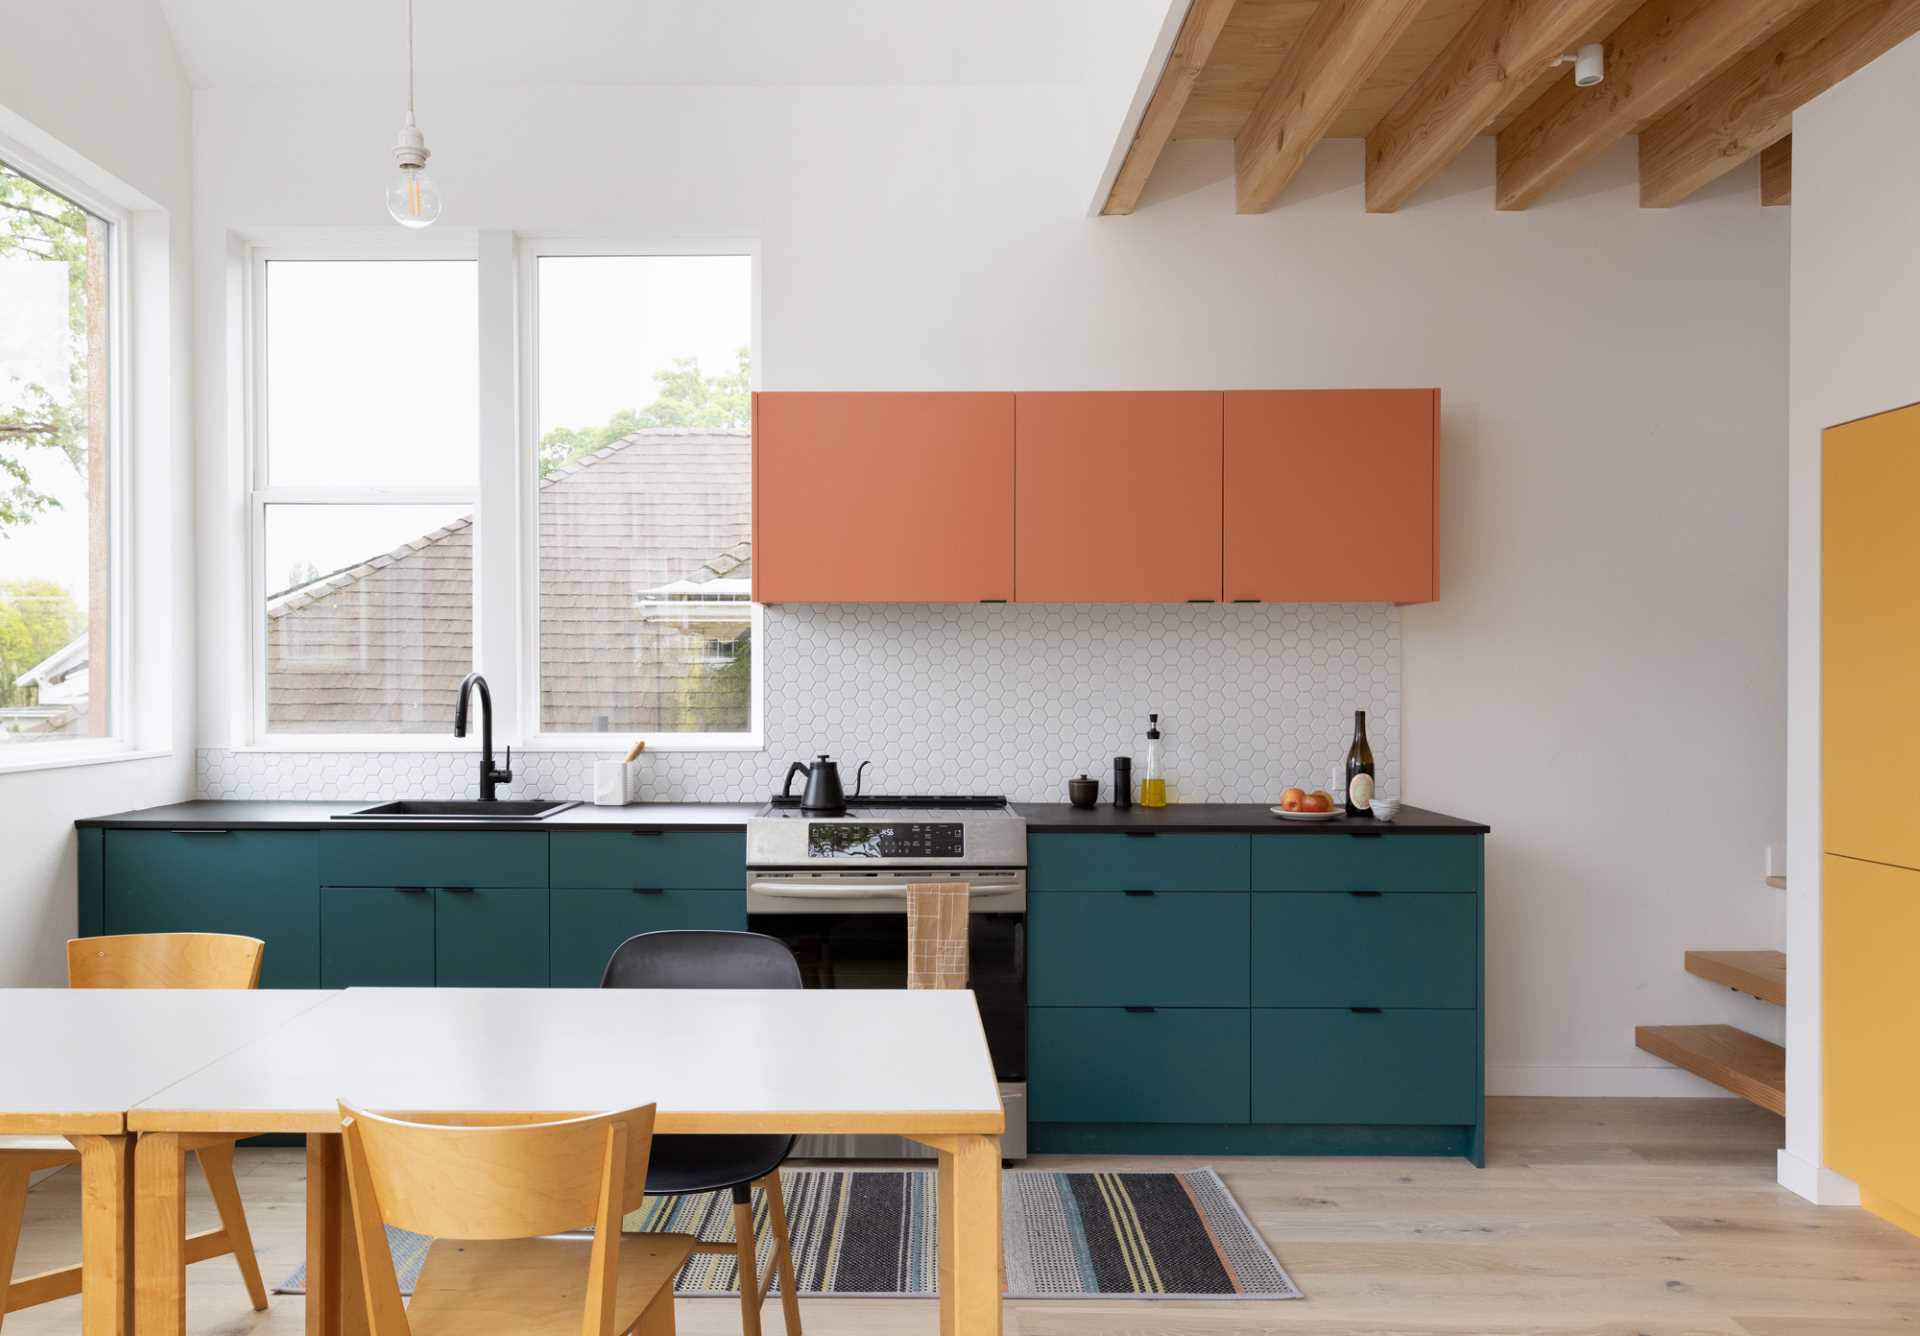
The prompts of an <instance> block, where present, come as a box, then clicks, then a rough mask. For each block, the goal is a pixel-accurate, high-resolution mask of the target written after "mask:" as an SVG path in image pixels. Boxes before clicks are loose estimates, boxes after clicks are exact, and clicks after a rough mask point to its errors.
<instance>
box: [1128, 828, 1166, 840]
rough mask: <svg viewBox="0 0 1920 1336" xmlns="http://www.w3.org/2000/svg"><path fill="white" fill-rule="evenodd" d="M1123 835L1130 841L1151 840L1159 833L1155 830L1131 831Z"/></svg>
mask: <svg viewBox="0 0 1920 1336" xmlns="http://www.w3.org/2000/svg"><path fill="white" fill-rule="evenodd" d="M1123 834H1125V835H1126V837H1127V838H1128V839H1130V840H1150V839H1152V838H1153V837H1154V836H1155V835H1157V834H1159V832H1158V831H1154V830H1129V831H1125V832H1123Z"/></svg>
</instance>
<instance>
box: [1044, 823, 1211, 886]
mask: <svg viewBox="0 0 1920 1336" xmlns="http://www.w3.org/2000/svg"><path fill="white" fill-rule="evenodd" d="M1248 838H1249V837H1247V836H1245V835H1169V834H1165V833H1162V832H1158V831H1152V832H1137V833H1134V834H1126V833H1121V834H1111V835H1107V834H1101V835H1078V834H1075V835H1035V836H1032V837H1031V838H1030V839H1028V841H1027V887H1028V889H1029V890H1034V891H1244V890H1246V889H1247V841H1248Z"/></svg>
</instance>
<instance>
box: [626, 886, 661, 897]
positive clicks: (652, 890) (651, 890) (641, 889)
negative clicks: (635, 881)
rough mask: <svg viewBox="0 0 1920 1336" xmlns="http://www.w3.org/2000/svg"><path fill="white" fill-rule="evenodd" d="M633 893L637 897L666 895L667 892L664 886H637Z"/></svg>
mask: <svg viewBox="0 0 1920 1336" xmlns="http://www.w3.org/2000/svg"><path fill="white" fill-rule="evenodd" d="M633 893H634V894H635V895H665V894H666V893H667V892H666V888H665V887H663V886H635V887H633Z"/></svg>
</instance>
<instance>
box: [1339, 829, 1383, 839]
mask: <svg viewBox="0 0 1920 1336" xmlns="http://www.w3.org/2000/svg"><path fill="white" fill-rule="evenodd" d="M1347 838H1348V839H1350V840H1377V839H1379V838H1380V832H1379V831H1377V830H1350V831H1348V832H1347Z"/></svg>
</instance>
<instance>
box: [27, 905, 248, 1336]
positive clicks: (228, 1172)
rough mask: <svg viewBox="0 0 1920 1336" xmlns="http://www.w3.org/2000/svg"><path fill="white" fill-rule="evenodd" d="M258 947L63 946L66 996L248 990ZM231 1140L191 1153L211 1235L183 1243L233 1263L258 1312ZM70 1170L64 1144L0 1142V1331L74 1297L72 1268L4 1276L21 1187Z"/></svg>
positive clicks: (129, 942)
mask: <svg viewBox="0 0 1920 1336" xmlns="http://www.w3.org/2000/svg"><path fill="white" fill-rule="evenodd" d="M266 945H267V944H266V943H265V942H263V941H261V940H260V939H258V938H257V937H234V936H229V935H227V934H225V933H199V932H180V933H138V934H133V935H130V936H124V937H76V938H74V939H73V940H72V941H70V942H68V943H67V986H68V987H69V988H255V987H258V986H259V983H260V959H261V956H262V955H263V954H264V953H265V951H266ZM233 1147H234V1142H233V1141H220V1142H216V1143H214V1144H211V1145H205V1146H201V1147H199V1148H198V1149H197V1152H196V1153H197V1154H198V1155H199V1157H200V1168H201V1169H202V1170H204V1171H205V1173H206V1176H207V1187H208V1188H209V1189H211V1191H212V1193H213V1204H214V1205H215V1207H217V1208H218V1209H219V1212H220V1228H219V1229H213V1230H208V1231H206V1232H205V1233H202V1234H195V1235H193V1236H191V1237H190V1238H188V1239H187V1251H186V1256H187V1260H188V1261H190V1262H200V1261H204V1260H206V1259H207V1258H209V1257H221V1256H225V1255H226V1254H228V1253H231V1254H233V1260H234V1261H235V1262H236V1263H237V1264H238V1265H239V1267H240V1278H241V1279H242V1280H244V1281H245V1282H246V1285H247V1296H248V1298H250V1299H251V1300H252V1301H253V1306H254V1308H255V1309H256V1310H257V1311H260V1312H265V1311H266V1307H267V1287H266V1285H265V1284H264V1283H263V1282H262V1281H261V1279H260V1263H259V1261H258V1260H257V1259H256V1258H255V1257H254V1254H253V1235H252V1233H251V1232H249V1231H248V1229H247V1213H246V1209H245V1208H244V1207H243V1206H242V1205H241V1204H240V1185H239V1184H238V1183H237V1182H236V1181H235V1180H234V1175H233ZM78 1163H80V1152H79V1151H77V1150H75V1149H74V1148H73V1146H72V1145H71V1144H70V1143H69V1142H68V1141H67V1140H66V1138H64V1137H0V1280H4V1281H6V1282H7V1284H6V1286H5V1289H4V1292H0V1323H4V1322H5V1321H6V1315H7V1314H8V1313H10V1312H14V1311H16V1310H18V1309H22V1308H32V1307H34V1306H36V1305H38V1304H44V1303H50V1302H52V1301H53V1300H55V1299H64V1298H67V1297H68V1296H69V1295H74V1294H78V1293H80V1268H79V1267H77V1266H69V1267H62V1268H61V1269H59V1270H58V1271H43V1272H41V1273H40V1274H39V1275H36V1276H27V1277H24V1278H23V1279H20V1280H13V1279H11V1277H12V1275H13V1257H14V1251H15V1249H16V1248H17V1247H18V1245H19V1242H20V1226H21V1222H22V1220H23V1218H24V1217H25V1215H26V1210H27V1185H28V1184H29V1183H30V1182H32V1179H33V1175H34V1174H35V1173H36V1172H37V1171H39V1170H41V1169H54V1168H59V1167H62V1166H65V1165H69V1164H78Z"/></svg>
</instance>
